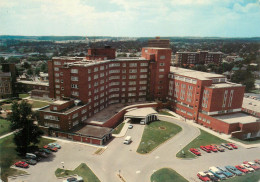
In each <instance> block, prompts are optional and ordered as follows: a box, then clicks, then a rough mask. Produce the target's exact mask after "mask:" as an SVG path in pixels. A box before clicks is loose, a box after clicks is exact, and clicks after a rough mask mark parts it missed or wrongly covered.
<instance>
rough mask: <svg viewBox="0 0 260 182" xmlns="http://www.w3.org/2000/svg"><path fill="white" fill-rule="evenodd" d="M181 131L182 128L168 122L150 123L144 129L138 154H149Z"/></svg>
mask: <svg viewBox="0 0 260 182" xmlns="http://www.w3.org/2000/svg"><path fill="white" fill-rule="evenodd" d="M181 130H182V129H181V127H180V126H178V125H175V124H173V123H169V122H166V121H154V122H152V123H149V124H147V125H146V126H145V128H144V133H143V136H142V139H141V142H140V144H139V147H138V149H137V152H138V153H140V154H146V153H149V152H151V151H152V150H153V149H154V148H156V147H157V146H159V145H160V144H162V143H163V142H165V141H166V140H168V139H170V138H171V137H173V136H174V135H176V134H177V133H179V132H180V131H181Z"/></svg>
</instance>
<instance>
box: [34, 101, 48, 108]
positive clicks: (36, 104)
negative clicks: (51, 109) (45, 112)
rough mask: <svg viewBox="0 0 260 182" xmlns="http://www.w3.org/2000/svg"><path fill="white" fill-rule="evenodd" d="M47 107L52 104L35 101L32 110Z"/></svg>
mask: <svg viewBox="0 0 260 182" xmlns="http://www.w3.org/2000/svg"><path fill="white" fill-rule="evenodd" d="M47 105H50V104H49V103H47V102H40V101H33V103H32V108H41V107H44V106H47Z"/></svg>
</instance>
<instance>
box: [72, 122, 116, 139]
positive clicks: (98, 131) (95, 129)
mask: <svg viewBox="0 0 260 182" xmlns="http://www.w3.org/2000/svg"><path fill="white" fill-rule="evenodd" d="M111 131H112V128H107V127H100V126H92V125H86V126H84V127H83V128H81V129H80V130H78V131H74V133H78V134H82V135H87V136H91V137H96V138H103V137H104V136H105V135H107V134H109V133H111Z"/></svg>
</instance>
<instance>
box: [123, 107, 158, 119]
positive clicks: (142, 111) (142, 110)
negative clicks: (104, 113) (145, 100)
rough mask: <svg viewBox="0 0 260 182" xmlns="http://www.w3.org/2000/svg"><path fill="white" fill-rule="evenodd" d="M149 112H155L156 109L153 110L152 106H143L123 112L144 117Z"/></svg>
mask: <svg viewBox="0 0 260 182" xmlns="http://www.w3.org/2000/svg"><path fill="white" fill-rule="evenodd" d="M150 114H157V111H156V110H154V109H153V108H152V107H145V108H140V109H134V110H131V111H129V112H127V113H125V116H128V117H129V116H130V117H131V116H132V117H141V118H145V117H146V116H147V115H150Z"/></svg>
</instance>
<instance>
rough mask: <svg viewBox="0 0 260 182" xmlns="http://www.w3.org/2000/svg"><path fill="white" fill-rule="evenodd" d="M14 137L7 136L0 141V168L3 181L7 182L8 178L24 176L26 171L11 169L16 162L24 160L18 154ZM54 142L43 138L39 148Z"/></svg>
mask: <svg viewBox="0 0 260 182" xmlns="http://www.w3.org/2000/svg"><path fill="white" fill-rule="evenodd" d="M13 138H14V135H10V136H7V137H5V138H2V139H0V151H1V154H0V166H1V177H2V180H4V181H7V177H8V176H13V175H19V174H24V173H25V172H24V171H21V170H17V169H13V168H10V167H11V166H12V165H13V164H14V163H15V162H17V161H19V160H21V159H22V158H21V157H20V156H19V155H18V153H17V152H16V150H15V148H16V146H15V144H14V142H13ZM51 142H54V140H50V139H46V138H41V140H40V143H39V144H38V146H39V147H43V146H44V145H46V144H48V143H51Z"/></svg>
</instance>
